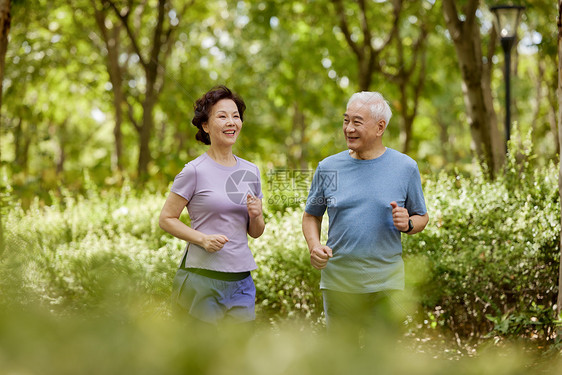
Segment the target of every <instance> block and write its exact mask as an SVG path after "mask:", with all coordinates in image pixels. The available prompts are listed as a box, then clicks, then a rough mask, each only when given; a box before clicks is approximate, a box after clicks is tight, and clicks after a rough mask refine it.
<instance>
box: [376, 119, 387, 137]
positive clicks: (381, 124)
mask: <svg viewBox="0 0 562 375" xmlns="http://www.w3.org/2000/svg"><path fill="white" fill-rule="evenodd" d="M385 130H386V121H384V120H379V122H377V135H378V136H379V137H380V136H382V135H383V134H384V131H385Z"/></svg>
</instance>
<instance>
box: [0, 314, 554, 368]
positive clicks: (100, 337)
mask: <svg viewBox="0 0 562 375" xmlns="http://www.w3.org/2000/svg"><path fill="white" fill-rule="evenodd" d="M139 306H144V308H142V309H141V308H139ZM146 307H147V306H146V304H145V303H132V304H130V305H126V304H121V305H119V306H115V308H114V309H113V311H112V313H111V314H109V315H108V314H105V315H99V314H93V313H88V312H83V313H81V314H70V315H67V316H65V317H60V316H58V317H57V316H56V315H54V314H52V313H51V312H50V311H48V310H46V309H44V308H40V307H38V306H37V305H28V306H17V305H14V304H11V305H9V306H7V305H1V306H0V373H1V374H7V375H8V374H14V375H15V374H30V375H31V374H41V375H50V374H53V375H54V374H57V375H63V374H213V375H220V374H248V375H249V374H260V375H261V374H343V373H346V374H363V373H365V374H367V373H369V374H374V373H383V374H385V373H393V374H396V373H398V374H400V373H408V374H452V373H454V374H500V375H501V374H529V373H550V374H554V373H560V371H561V370H562V362H561V360H560V358H558V359H556V358H552V359H551V360H550V361H548V362H547V361H544V358H541V357H540V356H539V355H538V354H536V353H530V352H528V351H524V350H523V349H521V348H517V347H516V346H504V347H502V348H501V349H499V348H493V347H491V348H489V349H485V348H482V350H480V351H479V354H478V355H476V356H474V357H462V358H459V359H455V360H451V359H450V358H446V357H443V356H442V355H441V356H440V355H439V353H438V350H437V349H438V348H433V350H427V348H424V347H423V346H420V345H419V343H418V344H416V343H415V342H413V341H408V340H404V339H403V338H402V339H401V340H400V342H397V341H395V340H394V339H393V338H389V337H382V338H377V337H373V338H369V339H367V340H366V347H365V348H363V349H360V348H358V346H357V345H356V342H354V340H352V339H351V338H349V337H346V336H345V335H341V336H337V337H332V336H327V335H326V334H324V333H318V332H316V333H315V332H312V331H311V330H309V329H303V328H297V326H298V324H297V325H289V324H280V325H277V326H276V327H272V326H266V325H258V326H257V327H256V328H255V329H254V330H253V331H252V332H249V331H248V330H247V329H242V328H240V327H236V326H224V327H221V328H220V329H215V328H210V327H204V326H200V325H194V324H193V323H191V324H190V323H189V322H188V321H185V320H183V319H177V320H176V319H175V318H173V317H170V316H167V315H165V314H160V313H158V312H156V311H158V308H157V307H156V308H155V309H147V308H146ZM422 351H424V352H425V353H422ZM436 357H437V358H436Z"/></svg>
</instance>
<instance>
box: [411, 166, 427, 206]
mask: <svg viewBox="0 0 562 375" xmlns="http://www.w3.org/2000/svg"><path fill="white" fill-rule="evenodd" d="M406 208H407V209H408V213H409V214H410V215H425V214H426V213H427V208H426V206H425V199H424V196H423V190H422V185H421V176H420V171H419V169H418V168H417V165H416V168H414V169H413V171H412V174H411V175H410V181H409V184H408V198H407V200H406Z"/></svg>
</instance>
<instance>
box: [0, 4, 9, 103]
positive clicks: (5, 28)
mask: <svg viewBox="0 0 562 375" xmlns="http://www.w3.org/2000/svg"><path fill="white" fill-rule="evenodd" d="M11 6H12V4H11V0H0V109H1V108H2V81H3V79H4V64H5V60H6V51H7V50H8V34H9V33H10V24H11V18H12V16H11V13H10V9H11Z"/></svg>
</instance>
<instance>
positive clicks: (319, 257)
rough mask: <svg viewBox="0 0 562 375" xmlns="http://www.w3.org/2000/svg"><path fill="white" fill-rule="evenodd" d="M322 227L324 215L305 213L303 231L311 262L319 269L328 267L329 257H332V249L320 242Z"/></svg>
mask: <svg viewBox="0 0 562 375" xmlns="http://www.w3.org/2000/svg"><path fill="white" fill-rule="evenodd" d="M321 228H322V216H314V215H311V214H309V213H307V212H305V213H304V214H303V216H302V233H303V234H304V238H305V240H306V243H307V245H308V251H309V252H310V263H311V264H312V266H313V267H314V268H316V269H319V270H321V269H323V268H326V265H327V264H328V259H329V258H331V257H332V249H330V248H329V247H328V246H324V245H322V243H321V242H320V233H321Z"/></svg>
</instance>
